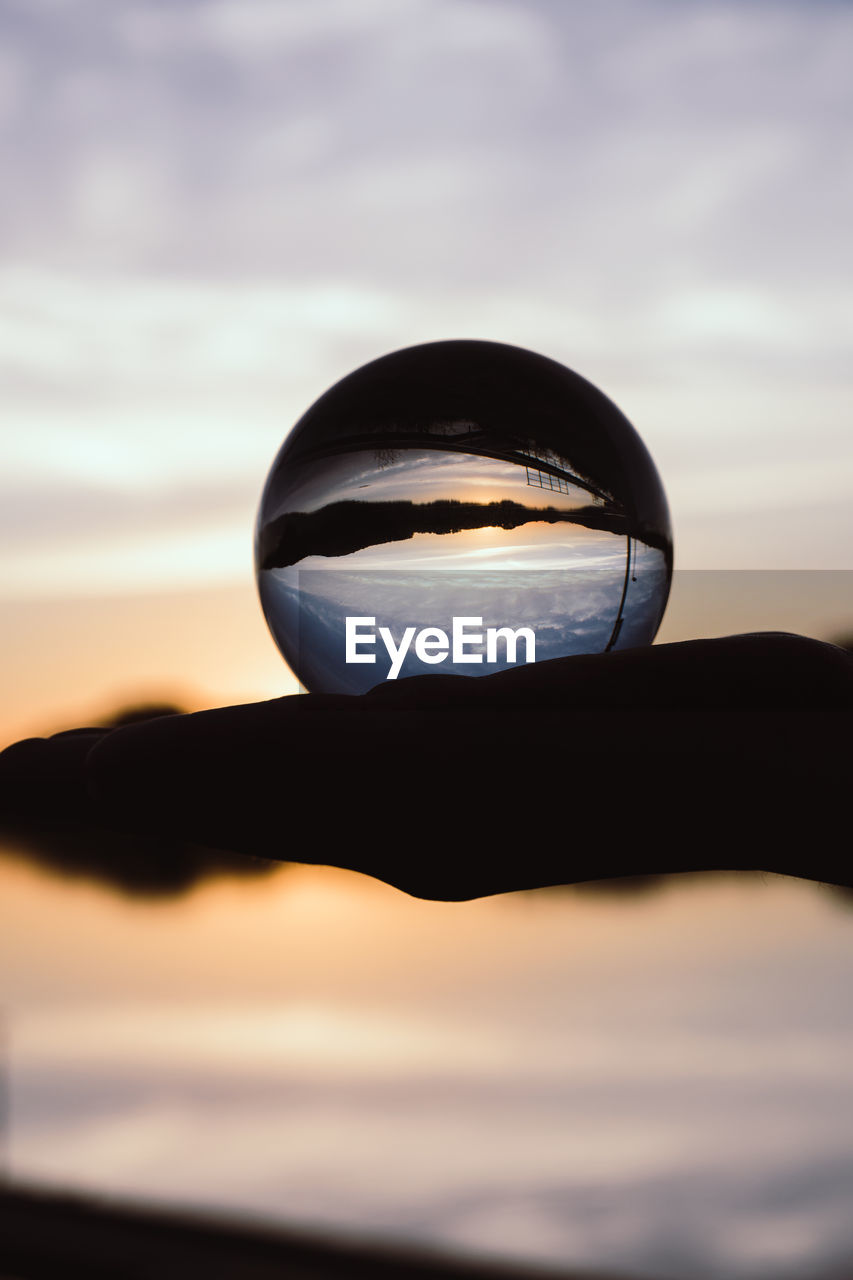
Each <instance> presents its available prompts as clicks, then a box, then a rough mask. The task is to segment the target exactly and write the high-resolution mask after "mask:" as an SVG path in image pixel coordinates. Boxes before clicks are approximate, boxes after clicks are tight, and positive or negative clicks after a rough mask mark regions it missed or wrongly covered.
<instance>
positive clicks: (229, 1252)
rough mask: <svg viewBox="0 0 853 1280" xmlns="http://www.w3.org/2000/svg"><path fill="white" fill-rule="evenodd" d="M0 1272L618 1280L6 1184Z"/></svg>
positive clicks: (212, 1279) (51, 1279)
mask: <svg viewBox="0 0 853 1280" xmlns="http://www.w3.org/2000/svg"><path fill="white" fill-rule="evenodd" d="M0 1241H2V1245H0V1249H1V1250H2V1252H0V1266H2V1268H3V1270H2V1272H0V1280H67V1277H69V1276H78V1275H79V1276H86V1277H89V1278H90V1280H97V1278H98V1277H104V1280H107V1277H109V1280H115V1278H116V1277H118V1276H132V1277H133V1280H171V1278H172V1277H176V1278H177V1277H181V1278H182V1280H185V1278H186V1277H195V1276H204V1277H205V1278H206V1280H232V1277H233V1280H238V1277H239V1280H350V1278H352V1277H376V1278H377V1280H393V1278H394V1277H397V1276H399V1277H404V1276H405V1277H411V1280H522V1278H523V1277H530V1276H533V1275H539V1276H543V1277H549V1278H550V1280H616V1277H615V1276H613V1274H612V1273H608V1275H607V1276H605V1275H604V1274H603V1273H602V1272H595V1273H592V1272H587V1271H585V1272H578V1271H571V1272H569V1271H564V1270H555V1269H553V1268H550V1267H536V1266H534V1267H531V1266H529V1265H525V1266H524V1267H523V1268H520V1267H514V1266H505V1265H488V1264H485V1263H482V1262H476V1261H468V1260H463V1259H459V1258H454V1257H452V1256H450V1255H445V1254H441V1253H438V1252H435V1253H433V1252H427V1251H423V1250H418V1251H415V1250H411V1249H391V1248H387V1247H382V1246H377V1245H370V1244H365V1243H363V1242H357V1241H341V1240H338V1241H336V1242H334V1243H332V1242H329V1241H328V1240H324V1239H322V1238H321V1237H319V1236H312V1235H308V1234H302V1233H298V1232H294V1231H281V1230H273V1229H270V1228H268V1227H267V1228H263V1227H249V1226H245V1225H237V1224H234V1223H222V1222H215V1221H214V1220H213V1219H212V1218H209V1217H208V1218H205V1217H202V1216H188V1215H181V1214H176V1213H162V1212H156V1211H154V1210H152V1209H140V1208H137V1207H134V1208H127V1207H126V1206H119V1205H115V1204H110V1203H108V1202H104V1201H101V1200H97V1199H83V1198H82V1197H77V1196H69V1195H59V1194H50V1193H48V1192H44V1191H32V1190H26V1189H16V1188H8V1189H7V1190H5V1191H4V1192H2V1193H0Z"/></svg>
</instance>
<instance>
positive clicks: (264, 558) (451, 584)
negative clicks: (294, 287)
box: [256, 341, 672, 693]
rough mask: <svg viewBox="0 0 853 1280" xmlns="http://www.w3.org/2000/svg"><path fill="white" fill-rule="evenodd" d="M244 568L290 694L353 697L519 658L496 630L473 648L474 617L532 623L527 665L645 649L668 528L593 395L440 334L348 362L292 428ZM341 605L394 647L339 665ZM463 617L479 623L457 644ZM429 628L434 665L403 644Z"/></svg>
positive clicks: (662, 576)
mask: <svg viewBox="0 0 853 1280" xmlns="http://www.w3.org/2000/svg"><path fill="white" fill-rule="evenodd" d="M256 567H257V574H258V587H259V591H260V597H261V603H262V606H263V610H264V614H265V616H266V619H267V623H268V625H269V627H270V630H271V632H272V635H273V637H274V639H275V641H276V644H277V645H278V647H279V649H280V650H281V652H282V654H283V656H284V657H285V659H286V661H287V662H288V664H289V665H290V667H291V668H292V669H293V671H294V672H295V673H296V675H297V676H298V678H299V680H300V681H301V683H302V684H303V685H304V686H305V688H307V689H309V690H311V691H312V692H325V693H363V692H366V691H367V690H368V689H370V688H372V687H373V686H374V685H376V684H378V683H380V682H381V681H383V680H385V679H387V678H392V679H393V678H403V677H405V676H410V675H421V674H424V673H427V672H439V673H442V674H448V673H457V674H464V675H483V674H488V673H491V672H494V671H497V670H501V669H504V668H505V667H507V666H508V665H512V664H513V663H514V662H523V661H525V660H530V658H531V650H530V649H529V648H527V647H526V646H525V644H523V643H521V640H519V642H518V643H517V644H515V645H513V644H512V643H510V642H508V641H507V637H506V636H505V635H503V634H502V635H501V638H500V639H499V641H496V643H495V645H494V646H493V647H492V648H491V649H490V648H489V645H488V643H487V636H486V632H487V631H488V629H489V628H492V629H494V630H495V631H499V630H500V629H503V628H508V629H509V630H510V631H518V630H519V629H521V628H526V629H529V630H530V631H531V632H532V633H533V635H534V636H535V646H534V649H535V660H536V661H544V660H546V659H548V658H557V657H565V656H568V655H570V654H579V653H599V652H606V651H608V650H613V649H617V648H620V649H622V648H632V647H636V646H639V645H646V644H650V643H651V642H652V640H653V639H654V636H655V633H656V632H657V629H658V626H659V625H660V621H661V618H662V616H663V612H664V609H665V607H666V601H667V596H668V593H669V584H670V579H671V574H672V537H671V532H670V524H669V513H668V509H667V505H666V498H665V496H664V492H663V488H662V485H661V482H660V478H659V477H658V474H657V471H656V469H655V467H654V463H653V462H652V460H651V458H650V457H649V454H648V452H647V450H646V449H645V446H644V445H643V444H642V441H641V440H640V439H639V436H638V435H637V433H636V432H635V431H634V429H633V427H632V426H631V425H630V423H629V422H628V421H627V419H625V418H624V417H623V415H622V414H621V413H620V412H619V410H618V409H617V408H616V406H615V405H613V404H612V402H611V401H609V400H608V399H607V398H606V397H605V396H604V395H602V393H601V392H599V391H598V390H597V389H596V388H595V387H593V386H592V385H591V384H590V383H588V382H586V381H585V380H584V379H583V378H581V377H579V375H577V374H575V373H573V372H572V371H571V370H569V369H567V368H565V366H562V365H559V364H556V363H555V362H554V361H552V360H548V359H546V358H545V357H543V356H538V355H535V354H534V353H533V352H529V351H524V350H522V349H520V348H517V347H509V346H505V345H503V344H498V343H487V342H472V341H464V342H461V341H460V342H441V343H429V344H427V345H425V346H421V347H412V348H409V349H407V350H404V351H399V352H395V353H393V354H392V355H390V356H385V357H382V358H381V359H379V360H376V361H373V362H372V363H371V364H369V365H365V366H364V367H363V368H362V369H359V370H357V371H356V372H355V373H353V374H350V375H349V376H348V377H347V378H344V379H343V380H342V381H341V382H339V383H338V384H336V385H335V386H334V387H333V388H332V389H331V390H330V391H328V392H327V393H326V394H325V395H324V396H322V397H321V398H320V400H318V401H317V402H316V403H315V404H314V405H313V406H312V407H311V409H309V410H308V412H307V413H306V414H305V415H304V417H303V418H302V419H301V420H300V422H299V423H297V425H296V427H295V428H294V429H293V431H292V432H291V433H290V435H289V436H288V437H287V439H286V440H285V443H284V445H283V446H282V449H281V451H280V452H279V454H278V457H277V458H276V460H275V462H274V464H273V467H272V470H271V472H270V475H269V478H268V480H267V483H266V487H265V490H264V494H263V497H262V500H261V506H260V511H259V514H258V523H257V530H256ZM348 617H349V618H354V617H358V618H362V619H373V623H372V628H373V631H374V632H375V631H378V629H380V628H383V627H384V628H386V630H387V633H388V634H389V636H390V637H392V644H391V646H389V645H388V644H386V643H385V642H381V641H379V640H378V639H377V642H376V643H375V644H374V643H372V642H371V643H367V644H366V645H364V646H363V647H362V648H361V649H360V650H359V652H361V653H363V654H369V655H371V656H372V659H373V660H372V661H361V662H356V661H353V660H352V656H353V652H354V651H353V650H350V651H349V654H348V653H347V649H346V619H347V618H348ZM462 617H467V618H476V619H480V620H481V624H482V625H481V626H480V627H477V626H474V625H472V626H471V627H469V634H470V641H469V642H467V645H466V647H465V649H464V650H463V651H456V650H455V648H454V645H453V643H452V639H451V637H452V631H453V620H454V618H462ZM367 626H368V624H367V623H364V624H362V629H364V627H367ZM428 628H429V629H438V632H439V635H440V634H441V633H442V632H443V633H445V634H446V635H447V637H448V642H447V652H446V653H444V654H443V655H442V656H433V657H432V660H430V659H429V658H428V657H423V652H422V653H421V656H419V653H418V652H416V648H417V645H416V638H417V633H420V632H421V631H423V630H425V629H428ZM407 635H408V642H407V640H406V637H407ZM401 644H404V645H405V644H407V645H408V647H407V648H406V650H405V654H404V656H403V657H402V659H401V661H400V663H399V664H398V666H397V669H396V671H395V669H394V664H393V663H392V657H391V649H392V648H399V646H400V645H401ZM437 647H438V652H439V653H441V645H440V642H439V643H438V646H437ZM513 649H515V652H514V653H513ZM433 654H434V655H435V649H434V650H433ZM348 656H349V658H350V661H347V657H348ZM466 656H467V660H465V658H466ZM457 659H458V660H457Z"/></svg>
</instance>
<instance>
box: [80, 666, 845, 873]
mask: <svg viewBox="0 0 853 1280" xmlns="http://www.w3.org/2000/svg"><path fill="white" fill-rule="evenodd" d="M608 660H609V659H602V660H601V661H608ZM569 661H571V662H574V660H566V662H565V664H564V663H563V662H560V663H555V664H543V668H544V667H546V666H551V667H553V671H546V672H545V674H546V675H547V676H548V677H549V680H548V682H547V684H548V685H550V686H551V687H553V688H555V690H556V694H555V699H554V701H553V704H552V705H548V704H547V703H544V702H543V700H542V699H538V700H532V701H531V700H530V699H528V698H524V699H521V698H519V699H514V698H507V697H505V696H504V692H503V691H504V690H505V689H506V688H507V687H508V685H509V681H504V682H503V683H502V684H501V686H500V691H499V692H497V693H495V695H494V696H493V697H491V696H490V697H488V698H485V697H484V695H483V692H482V691H481V690H480V688H479V686H481V685H485V686H486V688H487V689H488V686H489V682H493V683H494V684H497V681H498V678H497V677H484V678H483V679H482V680H478V681H462V682H459V681H450V682H447V681H442V682H441V683H442V689H441V691H440V696H438V694H439V687H438V684H437V683H436V684H435V689H436V695H437V696H435V697H433V696H432V695H430V697H429V698H426V697H424V696H423V695H424V692H425V690H426V685H425V683H423V684H422V685H421V686H420V688H418V687H417V686H418V685H419V684H420V682H417V681H410V682H406V683H407V684H408V685H409V686H410V687H409V688H408V689H406V688H405V687H404V685H403V683H402V682H401V684H400V686H399V687H398V689H397V690H396V691H395V692H394V693H391V692H390V690H389V691H388V692H385V691H383V694H382V696H378V695H377V696H373V695H369V696H368V697H366V698H339V699H335V698H325V699H314V698H312V697H310V696H309V697H304V696H303V697H297V698H285V699H280V700H277V701H274V702H269V703H262V704H257V705H251V706H246V707H235V708H228V709H225V710H223V711H213V712H203V713H199V714H198V715H195V716H185V717H180V718H174V719H172V720H171V721H160V722H151V723H150V724H147V725H139V726H134V727H133V728H129V729H123V730H119V731H117V732H115V733H114V734H111V735H110V736H109V737H108V738H106V739H104V740H103V741H102V742H101V743H100V744H98V746H97V747H96V748H95V749H94V751H93V752H92V755H91V758H90V761H89V781H90V786H91V787H92V789H93V791H94V793H95V794H96V796H97V797H98V799H99V801H100V803H102V804H103V805H104V806H106V807H107V808H109V809H110V810H111V811H112V812H114V813H115V814H117V815H123V818H124V820H130V821H132V822H134V823H136V824H139V823H143V824H144V823H149V824H152V829H156V828H158V827H169V826H171V827H174V828H176V829H178V830H179V831H180V832H181V834H182V835H184V836H185V837H186V838H188V839H193V840H197V841H200V842H202V843H205V844H212V845H214V846H218V847H224V848H228V849H232V850H238V851H241V852H245V853H252V854H256V855H258V856H261V857H270V858H282V859H286V860H291V861H302V862H315V863H329V864H332V865H336V866H344V867H349V868H352V869H354V870H360V871H364V872H367V873H368V874H371V875H376V876H378V877H379V878H381V879H384V880H387V881H389V882H390V883H392V884H396V885H397V886H399V887H402V888H405V889H407V890H408V891H409V892H414V893H418V894H420V895H421V896H427V897H449V898H454V897H472V896H478V895H480V894H484V893H494V892H501V891H504V890H507V889H513V888H525V887H534V886H536V885H540V884H555V883H567V882H572V881H576V880H584V879H598V878H603V877H607V876H618V875H636V874H653V873H659V872H664V871H684V870H701V869H714V868H719V869H725V868H752V869H763V870H778V871H785V872H789V873H791V874H800V875H809V876H811V877H813V878H818V879H828V880H833V881H835V882H838V883H847V882H848V880H849V876H850V871H849V867H848V866H847V862H846V859H844V858H843V857H838V858H836V857H830V856H829V854H828V853H827V848H828V847H829V838H828V833H829V831H830V830H831V824H832V822H833V821H836V820H837V819H838V816H839V813H840V812H841V810H842V808H843V806H844V804H845V803H846V802H845V801H844V799H843V798H844V796H845V795H846V776H847V768H848V765H847V763H846V761H845V754H846V753H845V751H844V750H843V748H842V745H841V744H842V742H843V740H844V729H845V728H846V726H847V724H848V719H849V717H847V716H845V715H843V714H842V713H839V712H833V711H826V710H818V711H802V710H797V711H794V712H769V711H766V710H755V709H751V710H748V711H731V712H726V713H721V712H718V711H715V710H708V709H707V708H701V709H700V710H698V711H697V710H690V709H688V710H678V709H675V708H674V707H672V706H670V707H668V708H665V709H664V710H658V709H654V710H639V711H638V710H637V709H632V710H629V711H624V710H616V709H614V708H612V707H608V706H604V707H603V708H600V709H599V708H596V709H591V708H590V707H589V706H587V707H585V708H582V709H581V710H578V711H576V710H573V709H572V700H571V698H568V699H567V696H566V695H567V692H568V691H570V689H571V687H572V681H573V680H574V678H575V677H574V674H573V673H572V672H566V671H565V670H563V667H564V666H568V662H569ZM569 677H571V679H570V678H569ZM791 678H795V673H793V672H791V671H790V670H789V673H788V679H789V680H790V679H791ZM428 679H429V680H431V681H432V680H433V678H432V677H428ZM558 685H559V688H557V686H558ZM475 686H476V687H475ZM543 687H545V686H543ZM472 703H473V704H476V705H472Z"/></svg>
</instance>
